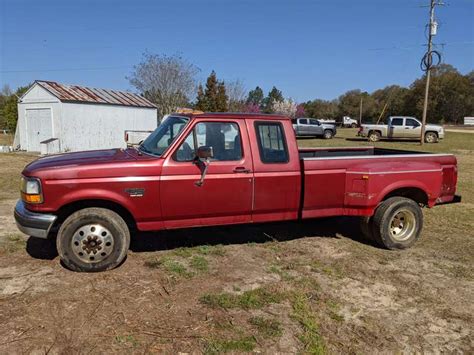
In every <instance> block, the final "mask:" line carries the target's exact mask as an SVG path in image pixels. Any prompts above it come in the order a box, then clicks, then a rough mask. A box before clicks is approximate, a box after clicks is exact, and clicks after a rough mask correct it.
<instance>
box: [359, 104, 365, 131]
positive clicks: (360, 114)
mask: <svg viewBox="0 0 474 355" xmlns="http://www.w3.org/2000/svg"><path fill="white" fill-rule="evenodd" d="M362 101H364V96H361V97H360V108H359V127H360V126H362Z"/></svg>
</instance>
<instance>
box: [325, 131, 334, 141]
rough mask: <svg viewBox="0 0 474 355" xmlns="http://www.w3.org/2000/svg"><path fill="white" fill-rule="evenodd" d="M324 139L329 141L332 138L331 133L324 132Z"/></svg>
mask: <svg viewBox="0 0 474 355" xmlns="http://www.w3.org/2000/svg"><path fill="white" fill-rule="evenodd" d="M324 138H325V139H331V138H332V132H331V131H324Z"/></svg>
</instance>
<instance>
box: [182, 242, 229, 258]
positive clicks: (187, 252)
mask: <svg viewBox="0 0 474 355" xmlns="http://www.w3.org/2000/svg"><path fill="white" fill-rule="evenodd" d="M173 254H175V255H176V256H180V257H182V258H190V257H192V256H193V255H196V254H199V255H209V256H224V255H225V249H224V247H223V246H222V245H221V244H218V245H199V246H197V247H192V248H177V249H175V250H173Z"/></svg>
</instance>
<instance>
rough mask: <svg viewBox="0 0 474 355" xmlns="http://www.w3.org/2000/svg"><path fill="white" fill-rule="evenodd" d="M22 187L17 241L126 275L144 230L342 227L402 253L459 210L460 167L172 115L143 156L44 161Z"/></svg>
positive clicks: (284, 125) (260, 125) (217, 117)
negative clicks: (347, 219) (294, 223)
mask: <svg viewBox="0 0 474 355" xmlns="http://www.w3.org/2000/svg"><path fill="white" fill-rule="evenodd" d="M21 179H22V183H21V196H22V198H21V200H20V201H18V203H17V205H16V208H15V212H14V215H15V219H16V222H17V225H18V227H19V229H20V230H21V231H23V232H24V233H26V234H28V235H31V236H33V237H39V238H47V237H48V236H51V235H56V244H57V248H58V253H59V255H60V257H61V259H62V261H63V262H64V263H65V264H66V265H67V266H68V267H69V268H71V269H73V270H77V271H101V270H107V269H111V268H113V267H115V266H117V265H118V264H119V263H120V262H121V261H122V260H123V259H124V258H125V256H126V254H127V250H128V247H129V243H130V238H131V234H132V236H133V233H131V231H132V232H133V231H135V230H139V231H157V230H162V229H172V228H185V227H196V226H210V225H226V224H236V223H257V222H268V221H284V220H297V219H306V218H316V217H327V216H339V215H346V216H347V215H349V216H360V217H361V220H362V227H363V228H362V230H363V232H364V234H365V235H366V236H367V237H369V238H372V239H373V240H374V241H376V242H377V243H379V244H380V245H381V246H383V247H386V248H389V249H404V248H407V247H410V246H411V245H412V244H413V243H414V242H415V241H416V240H417V239H418V237H419V235H420V232H421V229H422V224H423V215H422V212H421V207H422V206H426V207H433V206H434V205H436V204H442V203H452V202H456V201H459V200H460V197H458V196H456V195H455V191H456V181H457V167H456V158H455V157H454V156H453V155H450V154H427V153H419V152H410V151H400V150H392V149H380V148H374V147H357V148H311V149H307V148H305V149H298V146H297V142H296V138H295V133H294V131H293V127H292V125H291V120H290V119H289V118H287V117H283V116H276V115H259V114H257V115H255V114H228V113H203V114H186V115H184V114H173V115H170V116H168V117H167V118H166V119H165V120H164V122H163V123H162V124H161V125H160V126H159V127H158V128H157V129H156V131H154V132H153V133H152V134H151V135H150V136H149V137H148V138H147V139H146V140H145V141H144V142H143V143H142V144H141V145H140V146H139V147H136V148H134V147H131V148H128V149H112V150H97V151H88V152H75V153H66V154H60V155H55V156H47V157H43V158H40V159H38V160H36V161H34V162H32V163H31V164H29V165H28V166H27V167H26V168H25V169H24V171H23V173H22V177H21Z"/></svg>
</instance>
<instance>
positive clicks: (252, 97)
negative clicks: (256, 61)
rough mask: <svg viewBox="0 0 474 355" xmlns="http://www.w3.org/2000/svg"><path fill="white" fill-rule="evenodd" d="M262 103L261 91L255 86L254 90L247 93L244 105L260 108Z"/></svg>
mask: <svg viewBox="0 0 474 355" xmlns="http://www.w3.org/2000/svg"><path fill="white" fill-rule="evenodd" d="M262 102H263V90H262V89H261V88H260V87H259V86H257V87H256V88H255V89H254V90H251V91H249V95H248V96H247V101H246V104H247V105H248V104H252V105H258V106H261V105H262Z"/></svg>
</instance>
